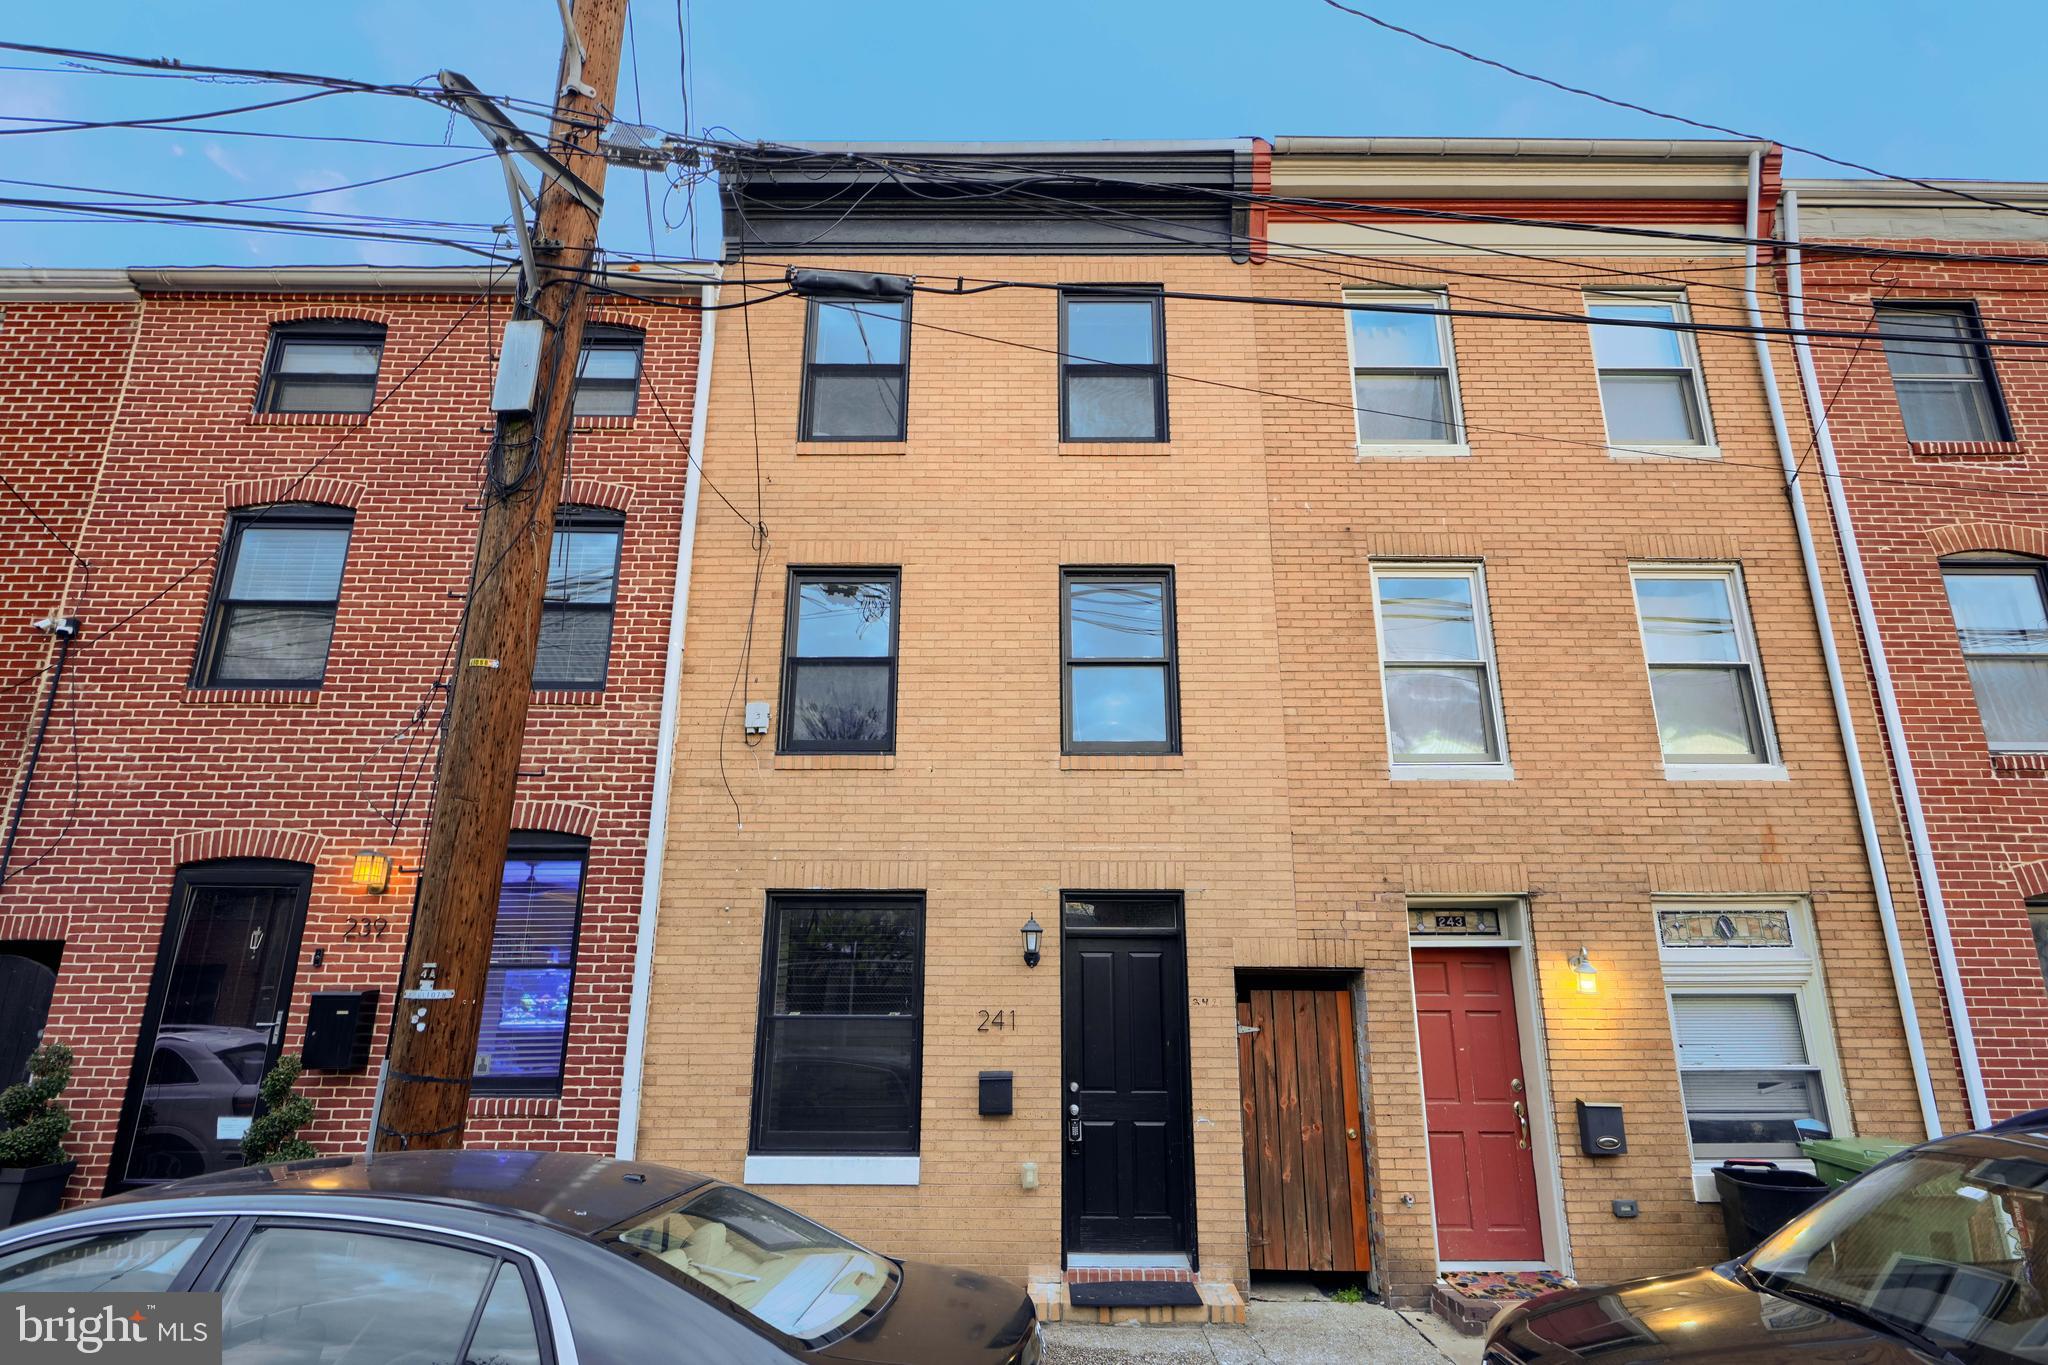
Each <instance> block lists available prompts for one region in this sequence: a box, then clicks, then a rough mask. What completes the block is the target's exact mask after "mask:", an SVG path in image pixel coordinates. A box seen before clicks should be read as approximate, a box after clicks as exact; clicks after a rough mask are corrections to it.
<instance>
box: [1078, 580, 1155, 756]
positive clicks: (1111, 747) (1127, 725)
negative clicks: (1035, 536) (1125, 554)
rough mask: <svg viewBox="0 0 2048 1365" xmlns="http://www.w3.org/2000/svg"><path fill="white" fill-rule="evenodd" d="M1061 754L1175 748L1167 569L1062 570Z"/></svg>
mask: <svg viewBox="0 0 2048 1365" xmlns="http://www.w3.org/2000/svg"><path fill="white" fill-rule="evenodd" d="M1060 601H1061V606H1060V652H1061V663H1062V668H1061V674H1062V679H1063V682H1064V684H1065V685H1064V687H1063V689H1062V691H1063V693H1064V695H1063V697H1062V698H1061V711H1062V713H1063V722H1064V723H1063V727H1062V728H1063V734H1062V740H1063V744H1062V746H1061V752H1062V753H1069V754H1177V753H1179V752H1180V676H1179V670H1180V665H1179V661H1178V659H1177V657H1176V650H1175V645H1174V628H1173V571H1172V570H1170V569H1152V570H1134V569H1067V570H1065V571H1063V572H1062V573H1061V574H1060Z"/></svg>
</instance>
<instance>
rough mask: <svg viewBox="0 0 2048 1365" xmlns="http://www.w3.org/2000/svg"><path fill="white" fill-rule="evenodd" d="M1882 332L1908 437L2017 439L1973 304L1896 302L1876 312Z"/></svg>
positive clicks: (1985, 439) (1885, 354)
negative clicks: (2007, 416)
mask: <svg viewBox="0 0 2048 1365" xmlns="http://www.w3.org/2000/svg"><path fill="white" fill-rule="evenodd" d="M1877 329H1878V331H1879V332H1882V333H1883V334H1884V335H1885V337H1886V340H1885V343H1884V359H1885V363H1886V364H1887V365H1889V366H1890V367H1891V372H1892V389H1893V391H1894V392H1895V393H1897V394H1898V397H1899V415H1900V416H1901V417H1903V418H1904V419H1905V422H1906V439H1907V440H1909V441H2008V440H2011V439H2012V427H2011V424H2010V423H2009V422H2008V421H2007V420H2006V415H2005V403H2004V401H2003V399H2001V397H2000V396H1999V392H1998V380H1997V377H1996V372H1995V371H1994V370H1993V369H1992V367H1991V348H1990V347H1988V346H1986V345H1985V344H1984V325H1983V323H1982V321H1981V320H1980V319H1979V318H1978V316H1977V310H1976V308H1975V307H1974V306H1972V305H1970V304H1967V303H1952V304H1914V305H1900V304H1891V305H1887V306H1885V307H1883V308H1879V309H1878V310H1877ZM1892 338H1899V339H1897V340H1893V339H1892Z"/></svg>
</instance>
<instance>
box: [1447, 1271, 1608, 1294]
mask: <svg viewBox="0 0 2048 1365" xmlns="http://www.w3.org/2000/svg"><path fill="white" fill-rule="evenodd" d="M1439 1278H1440V1279H1441V1280H1442V1281H1443V1283H1444V1286H1445V1287H1446V1288H1448V1289H1450V1290H1451V1291H1453V1292H1454V1293H1457V1294H1461V1295H1463V1296H1464V1297H1466V1298H1468V1299H1509V1300H1512V1299H1533V1298H1535V1297H1536V1296H1537V1295H1538V1294H1548V1293H1549V1292H1550V1291H1551V1290H1553V1289H1576V1288H1578V1287H1579V1286H1578V1282H1577V1281H1576V1280H1573V1279H1572V1278H1571V1277H1570V1276H1568V1275H1560V1274H1558V1273H1557V1272H1556V1271H1554V1270H1446V1271H1445V1272H1444V1273H1443V1274H1442V1275H1441V1276H1440V1277H1439Z"/></svg>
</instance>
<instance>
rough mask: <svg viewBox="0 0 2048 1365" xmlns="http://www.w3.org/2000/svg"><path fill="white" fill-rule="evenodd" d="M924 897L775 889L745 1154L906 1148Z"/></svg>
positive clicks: (911, 1125) (912, 1132) (912, 1103)
mask: <svg viewBox="0 0 2048 1365" xmlns="http://www.w3.org/2000/svg"><path fill="white" fill-rule="evenodd" d="M923 999H924V897H923V895H922V894H919V893H909V894H905V893H896V894H880V893H871V892H836V893H827V894H819V893H801V894H799V893H792V892H773V893H771V894H770V895H769V897H768V926H767V935H766V947H765V951H764V952H763V954H762V970H761V1023H760V1036H759V1040H758V1043H757V1045H756V1047H755V1063H754V1066H755V1071H754V1120H753V1137H752V1148H751V1150H753V1151H755V1152H762V1153H770V1152H780V1153H786V1152H812V1153H837V1152H862V1153H899V1154H900V1153H914V1152H916V1151H917V1142H918V1133H917V1124H918V1099H919V1090H920V1077H921V1075H922V1058H921V1053H922V1049H923V1036H922V1026H921V1019H922V1014H923Z"/></svg>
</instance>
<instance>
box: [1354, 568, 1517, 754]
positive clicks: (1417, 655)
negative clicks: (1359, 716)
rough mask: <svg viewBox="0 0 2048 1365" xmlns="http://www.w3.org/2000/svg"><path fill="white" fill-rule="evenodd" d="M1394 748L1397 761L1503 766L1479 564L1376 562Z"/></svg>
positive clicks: (1390, 739)
mask: <svg viewBox="0 0 2048 1365" xmlns="http://www.w3.org/2000/svg"><path fill="white" fill-rule="evenodd" d="M1372 584H1373V599H1374V604H1375V606H1376V607H1377V609H1378V619H1379V632H1378V634H1379V642H1380V673H1381V677H1382V678H1383V680H1384V686H1385V693H1386V706H1387V748H1388V751H1389V756H1390V757H1391V758H1392V760H1393V762H1394V764H1395V765H1396V766H1397V767H1399V766H1401V765H1406V764H1416V765H1436V766H1441V765H1445V764H1474V763H1500V762H1502V761H1503V760H1504V759H1505V756H1506V755H1505V752H1504V746H1503V744H1502V741H1501V725H1500V692H1499V687H1498V685H1497V682H1496V679H1495V675H1494V667H1493V632H1492V629H1491V627H1490V623H1489V622H1488V621H1487V617H1486V586H1485V579H1484V577H1483V576H1482V573H1481V570H1480V568H1479V566H1478V565H1476V564H1464V565H1457V564H1413V565H1375V566H1374V568H1373V578H1372Z"/></svg>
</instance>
